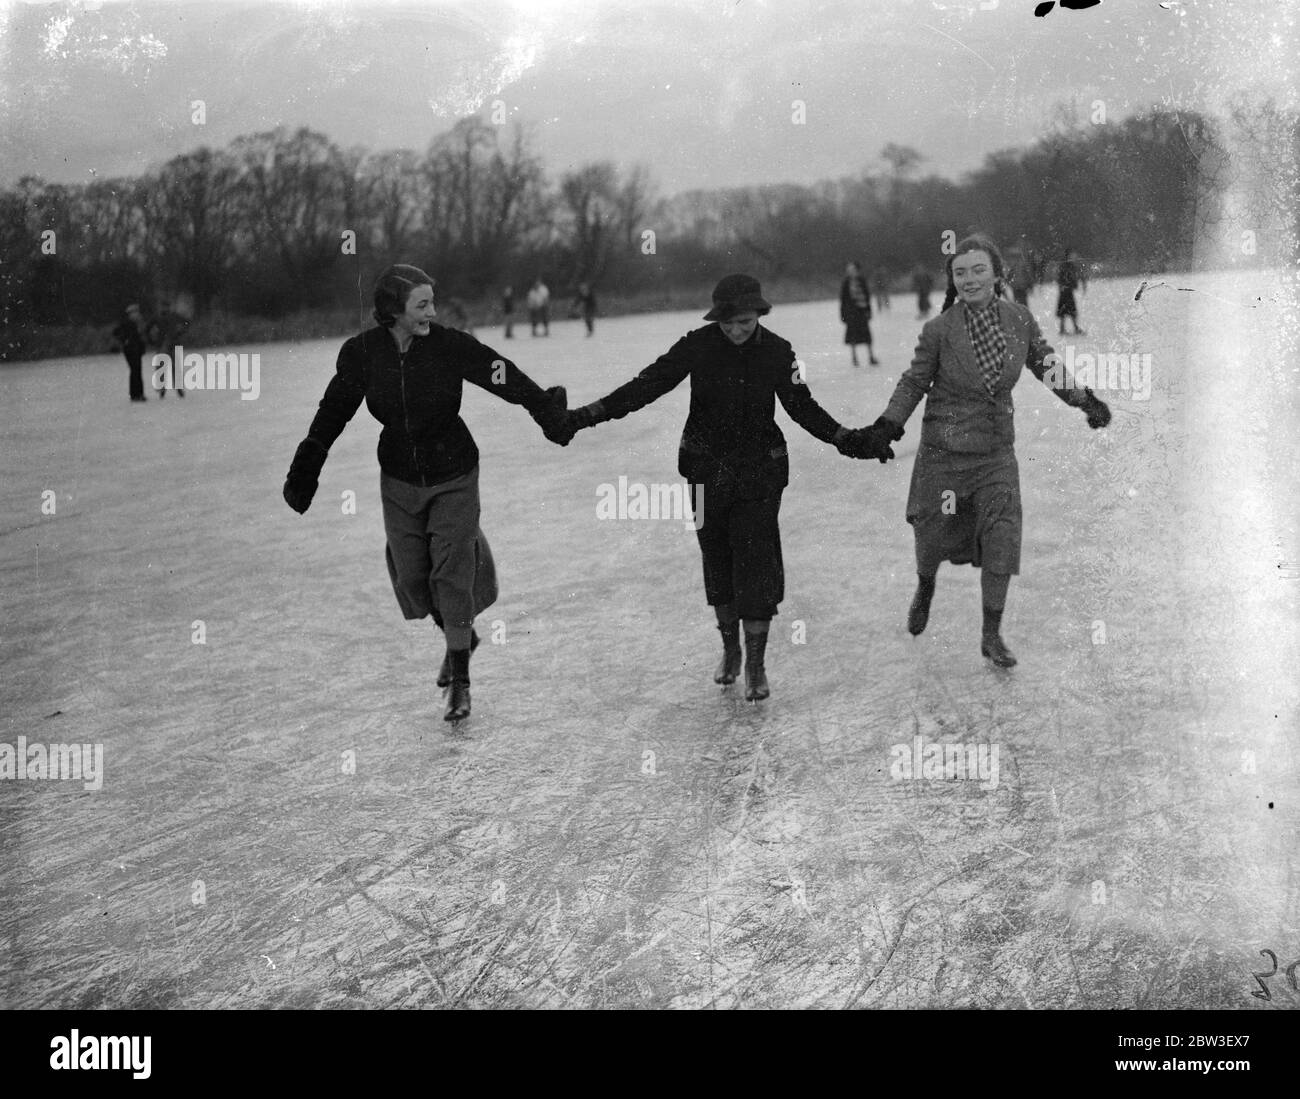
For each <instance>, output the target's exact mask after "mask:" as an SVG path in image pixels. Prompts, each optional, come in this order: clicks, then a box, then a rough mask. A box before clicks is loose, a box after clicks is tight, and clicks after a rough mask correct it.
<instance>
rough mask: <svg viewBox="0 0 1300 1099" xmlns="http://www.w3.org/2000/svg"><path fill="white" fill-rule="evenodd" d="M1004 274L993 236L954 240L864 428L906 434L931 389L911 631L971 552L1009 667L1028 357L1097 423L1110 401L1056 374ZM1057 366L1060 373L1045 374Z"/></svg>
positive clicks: (917, 481)
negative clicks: (946, 565)
mask: <svg viewBox="0 0 1300 1099" xmlns="http://www.w3.org/2000/svg"><path fill="white" fill-rule="evenodd" d="M1002 280H1003V269H1002V257H1001V256H1000V255H999V253H998V250H997V247H996V246H995V245H994V244H993V242H992V241H990V240H989V239H988V238H987V237H984V236H978V235H977V236H972V237H967V238H966V239H965V240H963V241H961V242H960V243H959V244H958V245H957V251H956V254H955V255H953V256H951V257H949V259H948V292H947V295H946V298H945V300H944V304H943V312H941V313H940V314H939V316H937V317H935V318H934V319H933V320H932V321H930V322H929V323H928V324H926V325H925V327H924V328H922V329H921V339H920V342H919V343H918V344H917V346H916V354H915V355H914V357H913V359H912V365H911V366H910V367H909V368H908V370H907V371H906V372H905V373H904V374H903V376H902V377H901V378H899V380H898V385H897V386H896V387H895V389H894V395H893V397H892V399H891V400H890V402H889V407H888V408H886V409H885V412H884V415H882V416H881V417H880V418H879V419H878V420H876V422H875V423H874V424H872V426H871V427H870V428H867V429H865V430H866V432H867V434H869V435H873V436H875V437H876V439H877V441H878V442H883V441H889V442H895V441H897V440H898V439H901V438H902V436H903V425H904V424H905V423H907V419H908V417H909V416H911V414H912V412H913V410H914V409H915V408H916V406H917V404H919V403H920V401H921V398H923V397H925V398H926V404H925V420H924V423H923V424H922V427H921V443H920V446H919V447H918V449H917V452H916V464H915V465H914V466H913V467H912V484H911V489H910V491H909V493H908V498H907V521H908V522H909V523H910V524H912V528H913V531H914V533H915V538H916V571H917V580H918V583H917V589H916V595H915V597H914V598H913V600H912V605H911V607H910V609H909V611H908V616H907V628H908V630H909V631H910V632H911V633H912V634H913V636H915V635H917V634H920V633H921V632H922V631H923V630H924V629H925V627H926V623H927V622H928V621H929V615H930V600H931V598H932V597H933V595H934V586H935V575H936V573H937V572H938V570H939V564H940V562H941V561H951V562H952V563H953V564H955V565H960V564H965V563H969V564H972V565H974V566H975V567H976V568H978V569H980V570H981V571H980V586H981V590H982V595H983V604H984V629H983V635H982V640H981V643H980V651H981V652H982V653H983V655H984V656H986V657H987V658H989V659H990V660H992V661H993V663H994V664H995V665H997V666H998V667H1003V668H1009V667H1011V666H1012V665H1014V664H1015V663H1016V659H1015V657H1014V656H1012V655H1011V653H1010V651H1009V650H1008V649H1007V647H1006V645H1005V644H1004V642H1003V640H1002V636H1001V623H1002V612H1003V608H1004V607H1005V605H1006V597H1007V589H1008V587H1009V585H1010V583H1011V577H1012V576H1014V575H1016V574H1017V573H1018V572H1019V571H1020V538H1021V529H1020V528H1021V512H1020V472H1019V467H1018V466H1017V464H1016V455H1015V450H1014V449H1013V442H1014V440H1015V427H1014V424H1013V418H1012V414H1013V412H1014V406H1013V404H1012V401H1011V390H1012V387H1014V386H1015V384H1016V381H1017V380H1018V379H1019V378H1020V371H1021V369H1022V368H1024V367H1028V369H1029V371H1030V372H1031V373H1032V374H1033V375H1034V376H1035V377H1036V378H1038V379H1039V380H1040V381H1043V382H1044V383H1045V384H1048V385H1050V386H1051V387H1052V390H1053V392H1054V393H1055V394H1056V395H1057V396H1058V397H1059V398H1060V399H1061V400H1062V401H1064V402H1065V403H1066V404H1068V405H1070V406H1072V407H1074V408H1079V409H1081V410H1082V411H1083V412H1084V413H1085V414H1086V415H1087V417H1088V426H1089V427H1093V428H1098V427H1105V426H1106V424H1107V423H1109V422H1110V409H1108V408H1107V407H1106V405H1105V404H1104V403H1103V402H1102V401H1100V400H1098V399H1097V398H1096V397H1095V396H1094V395H1093V392H1092V390H1091V389H1082V390H1079V389H1075V388H1073V385H1072V379H1060V377H1059V373H1057V372H1058V371H1059V369H1060V367H1059V358H1058V357H1057V356H1056V355H1055V353H1054V352H1053V351H1052V348H1051V347H1050V346H1049V345H1048V343H1047V341H1046V340H1044V339H1043V334H1042V332H1040V331H1039V328H1038V324H1037V322H1036V321H1035V320H1034V316H1033V314H1032V313H1031V312H1030V311H1029V310H1028V309H1026V308H1025V307H1024V306H1022V305H1016V304H1013V303H1011V302H1008V301H1004V300H1002ZM1049 356H1051V359H1052V361H1051V362H1049ZM1049 368H1050V369H1051V371H1052V374H1054V375H1055V377H1050V378H1049V377H1047V376H1046V375H1048V373H1049Z"/></svg>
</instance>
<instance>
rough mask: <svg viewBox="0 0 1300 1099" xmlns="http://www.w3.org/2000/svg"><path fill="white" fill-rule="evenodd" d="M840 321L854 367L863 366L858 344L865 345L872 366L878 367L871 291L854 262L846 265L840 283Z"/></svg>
mask: <svg viewBox="0 0 1300 1099" xmlns="http://www.w3.org/2000/svg"><path fill="white" fill-rule="evenodd" d="M840 320H842V321H843V322H844V342H845V343H846V344H848V345H849V355H850V356H851V357H852V360H853V365H854V366H859V365H861V364H860V363H859V362H858V344H860V343H865V344H866V345H867V357H868V359H869V360H870V362H871V365H872V366H878V365H879V363H880V360H879V359H877V358H876V356H875V353H874V352H873V351H872V348H871V290H870V288H869V287H868V286H867V280H866V279H864V278H863V277H862V269H861V268H860V267H859V266H858V264H856V263H854V262H853V261H852V260H850V261H849V262H848V263H847V264H845V267H844V279H843V281H842V282H841V283H840Z"/></svg>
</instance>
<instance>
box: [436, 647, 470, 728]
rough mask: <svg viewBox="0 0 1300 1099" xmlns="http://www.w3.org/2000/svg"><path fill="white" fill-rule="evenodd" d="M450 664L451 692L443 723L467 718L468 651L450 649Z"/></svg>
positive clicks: (448, 695) (448, 657) (448, 656)
mask: <svg viewBox="0 0 1300 1099" xmlns="http://www.w3.org/2000/svg"><path fill="white" fill-rule="evenodd" d="M447 660H448V663H450V664H451V690H450V692H448V694H447V712H446V713H445V714H443V715H442V718H443V720H444V721H462V720H464V719H465V718H467V717H469V649H451V650H449V651H448V652H447Z"/></svg>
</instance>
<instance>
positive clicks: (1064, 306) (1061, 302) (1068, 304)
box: [1056, 286, 1079, 317]
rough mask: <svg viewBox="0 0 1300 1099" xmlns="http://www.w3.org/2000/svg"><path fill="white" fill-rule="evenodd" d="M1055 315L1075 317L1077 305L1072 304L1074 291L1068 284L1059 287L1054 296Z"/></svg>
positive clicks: (1077, 312) (1077, 313)
mask: <svg viewBox="0 0 1300 1099" xmlns="http://www.w3.org/2000/svg"><path fill="white" fill-rule="evenodd" d="M1056 315H1057V316H1058V317H1077V316H1078V315H1079V307H1078V306H1077V305H1075V304H1074V291H1073V290H1071V289H1070V288H1069V287H1068V286H1063V287H1061V291H1060V293H1059V294H1058V296H1057V298H1056Z"/></svg>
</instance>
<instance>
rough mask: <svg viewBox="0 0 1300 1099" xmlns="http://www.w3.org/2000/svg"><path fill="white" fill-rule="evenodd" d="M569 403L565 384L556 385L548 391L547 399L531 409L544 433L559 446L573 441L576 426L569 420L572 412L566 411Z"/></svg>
mask: <svg viewBox="0 0 1300 1099" xmlns="http://www.w3.org/2000/svg"><path fill="white" fill-rule="evenodd" d="M568 403H569V395H568V393H566V392H565V389H564V386H562V385H554V386H552V387H551V388H550V389H548V390H547V391H546V400H545V401H544V402H541V403H539V404H538V405H537V407H536V408H534V409H532V411H531V415H532V417H533V419H534V420H536V421H537V426H538V427H540V428H541V429H542V434H543V435H545V436H546V437H547V438H548V439H549V440H550V441H551V442H553V443H555V444H556V445H557V446H568V445H569V443H571V442H572V441H573V432H574V428H573V426H572V424H571V423H570V422H569V415H570V414H569V413H568V412H566V411H565V409H566V407H567V405H568Z"/></svg>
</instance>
